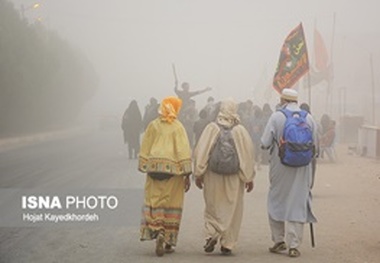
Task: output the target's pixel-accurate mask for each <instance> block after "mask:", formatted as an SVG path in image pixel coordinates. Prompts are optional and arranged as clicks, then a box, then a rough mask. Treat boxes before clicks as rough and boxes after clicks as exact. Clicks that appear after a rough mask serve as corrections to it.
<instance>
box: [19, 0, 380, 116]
mask: <svg viewBox="0 0 380 263" xmlns="http://www.w3.org/2000/svg"><path fill="white" fill-rule="evenodd" d="M13 2H14V3H15V5H16V7H19V6H20V3H24V5H25V6H28V5H31V4H33V3H35V1H31V0H13ZM41 3H42V5H41V8H40V9H39V10H29V11H28V12H27V16H28V17H29V19H30V21H31V22H32V21H33V19H35V18H36V17H37V16H41V17H42V19H43V23H44V24H45V25H46V26H48V27H49V28H50V29H52V30H55V31H57V32H58V33H59V34H60V35H61V36H62V37H63V38H65V39H67V40H68V41H70V42H71V43H72V44H73V45H74V46H76V47H78V48H79V49H81V50H82V51H84V52H85V53H86V55H87V56H88V58H89V59H90V60H91V61H92V62H93V64H94V66H95V68H96V70H97V72H98V73H99V76H100V80H101V83H100V84H101V86H100V90H99V92H98V96H97V98H96V100H97V101H98V102H102V101H103V102H107V104H104V105H105V107H103V109H104V110H107V107H108V106H106V105H110V103H111V105H114V106H115V105H121V104H123V103H124V104H125V103H126V101H129V100H130V99H132V98H136V99H138V100H139V102H140V103H139V104H140V107H142V106H143V105H145V104H146V103H147V102H148V99H149V98H150V97H152V96H155V97H157V98H158V99H161V98H162V97H163V96H166V95H172V94H173V84H174V78H173V73H172V68H171V64H172V63H175V65H176V69H177V73H178V76H179V80H180V81H187V82H189V83H190V85H191V87H192V89H200V88H204V87H207V86H211V87H212V88H213V90H212V92H210V93H208V94H207V95H204V96H202V97H199V98H198V99H197V101H198V103H199V105H200V106H201V104H203V102H204V101H206V99H207V97H208V95H212V96H214V97H216V98H217V99H221V98H224V97H227V96H233V97H235V98H236V99H238V100H246V99H248V98H250V99H253V100H256V101H257V102H258V103H259V104H262V103H263V102H264V97H263V94H264V92H263V91H261V90H263V89H264V88H265V86H266V85H268V84H269V83H271V81H272V77H273V74H274V71H275V67H276V64H277V61H278V57H279V52H280V48H281V46H282V44H283V41H284V39H285V38H286V36H287V34H288V33H289V32H290V31H291V30H292V29H293V28H295V27H296V26H297V25H298V24H299V23H300V22H302V23H303V27H304V30H305V34H306V40H307V45H308V50H309V54H310V55H309V56H310V57H311V59H312V57H313V55H312V51H313V49H312V45H313V29H314V27H315V25H316V26H317V28H318V29H319V31H320V32H321V34H322V36H323V37H324V39H325V42H326V45H327V47H328V48H329V49H330V47H331V46H332V35H333V21H334V13H335V14H336V24H335V38H334V43H333V47H334V49H333V60H334V67H335V72H336V73H335V80H334V85H335V87H336V90H337V89H338V88H339V87H342V86H346V87H348V88H350V87H355V86H369V85H370V84H371V82H370V74H369V72H370V67H369V53H370V52H371V53H373V59H374V66H375V73H376V72H379V67H378V66H380V63H379V59H380V50H379V49H380V26H379V25H380V15H379V12H378V10H380V4H379V2H378V0H365V1H363V0H361V1H357V0H355V1H353V0H341V1H339V0H318V1H314V0H310V1H304V0H298V1H297V0H287V1H283V0H277V1H274V0H266V1H255V0H250V1H249V0H245V1H244V0H228V1H226V0H202V1H201V0H136V1H129V0H107V1H97V0H41ZM359 69H360V70H361V71H362V72H361V73H358V71H359ZM376 82H377V83H379V78H378V77H376ZM254 89H256V91H255V93H254ZM259 90H260V91H259ZM325 90H326V87H325V86H321V87H317V88H316V89H315V93H323V92H325ZM336 92H337V94H338V91H336ZM273 94H274V96H275V95H276V94H275V93H273ZM367 95H368V94H367ZM368 96H370V95H368ZM322 98H324V97H323V96H321V97H320V98H319V97H318V96H317V95H315V100H321V99H322Z"/></svg>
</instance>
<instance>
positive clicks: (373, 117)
mask: <svg viewBox="0 0 380 263" xmlns="http://www.w3.org/2000/svg"><path fill="white" fill-rule="evenodd" d="M369 58H370V63H371V83H372V125H374V126H376V104H375V103H376V99H375V95H376V94H375V79H374V75H373V58H372V52H371V53H370V57H369Z"/></svg>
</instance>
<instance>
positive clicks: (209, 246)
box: [203, 237, 218, 253]
mask: <svg viewBox="0 0 380 263" xmlns="http://www.w3.org/2000/svg"><path fill="white" fill-rule="evenodd" d="M216 243H218V241H217V240H216V239H213V238H211V237H210V238H209V239H207V240H206V245H204V247H203V248H204V249H205V252H206V253H211V252H213V251H214V249H215V245H216Z"/></svg>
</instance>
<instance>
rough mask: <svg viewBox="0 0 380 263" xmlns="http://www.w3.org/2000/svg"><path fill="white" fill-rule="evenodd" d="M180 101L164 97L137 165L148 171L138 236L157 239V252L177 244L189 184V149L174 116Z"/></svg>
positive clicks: (149, 127)
mask: <svg viewBox="0 0 380 263" xmlns="http://www.w3.org/2000/svg"><path fill="white" fill-rule="evenodd" d="M181 105H182V101H181V100H180V99H178V98H176V97H168V98H165V99H164V100H163V101H162V103H161V105H160V108H159V117H158V118H156V119H155V120H153V121H152V122H151V123H150V124H149V125H148V127H147V129H146V131H145V133H144V137H143V140H142V144H141V151H140V155H139V166H138V169H139V170H140V171H141V172H143V173H147V177H146V182H145V197H144V206H143V216H142V221H141V240H142V241H143V240H153V239H156V254H157V256H163V255H164V253H171V252H173V251H174V248H173V247H175V246H176V244H177V237H178V232H179V228H180V223H181V217H182V207H183V201H184V193H185V192H187V191H188V190H189V188H190V180H189V175H190V174H191V172H192V163H191V149H190V145H189V140H188V138H187V134H186V131H185V128H184V127H183V125H182V124H181V123H180V122H179V121H178V120H177V116H178V113H179V111H180V109H181Z"/></svg>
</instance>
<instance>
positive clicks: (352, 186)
mask: <svg viewBox="0 0 380 263" xmlns="http://www.w3.org/2000/svg"><path fill="white" fill-rule="evenodd" d="M121 142H122V139H121V134H120V133H119V132H118V131H104V132H95V133H88V134H83V133H81V134H78V135H76V136H69V137H67V138H65V137H60V138H58V139H57V140H48V141H45V142H43V141H40V142H38V143H32V144H27V145H24V146H22V147H12V148H11V149H7V150H3V151H0V187H1V188H35V187H43V188H46V189H48V188H54V187H60V188H61V189H65V188H68V189H70V188H73V187H82V188H110V189H113V188H117V189H120V188H121V189H125V190H126V191H128V189H142V187H143V184H144V177H143V176H142V175H141V174H140V173H138V172H137V171H136V165H137V161H136V160H129V159H128V158H127V156H126V154H125V153H123V145H122V144H121ZM338 155H339V160H338V162H337V163H336V164H329V163H326V162H320V163H319V165H318V168H317V169H318V171H317V179H316V184H315V188H314V190H313V192H314V212H315V214H316V216H317V217H318V220H319V222H318V224H316V225H315V239H316V248H311V245H310V235H309V228H308V227H307V228H305V233H304V243H303V245H302V247H301V253H302V256H301V257H300V258H298V259H291V258H288V257H287V256H286V255H273V254H270V253H269V252H268V247H269V246H270V245H271V241H270V234H269V228H268V223H267V214H266V194H267V188H268V182H267V172H268V171H267V167H263V168H262V170H260V171H258V174H257V177H256V181H255V184H256V186H255V189H254V191H253V192H252V193H250V194H247V195H246V197H245V213H244V219H243V224H242V229H241V235H240V238H239V244H238V247H237V249H236V250H235V251H234V254H233V255H232V256H231V257H222V256H220V255H219V252H218V251H217V252H215V253H213V254H210V255H206V254H204V253H203V251H202V246H203V243H204V240H203V233H202V226H203V219H202V212H203V208H204V205H203V198H202V193H201V191H200V190H198V189H197V188H196V187H195V185H192V189H191V190H190V192H189V193H187V195H186V200H185V207H184V209H185V210H184V215H183V223H182V227H181V233H180V240H179V243H178V248H177V250H176V253H174V254H171V255H165V256H164V257H163V258H157V257H156V256H155V254H154V243H153V242H144V243H142V242H140V241H139V229H138V225H135V226H125V227H113V226H102V227H91V226H89V227H59V226H58V227H39V228H35V227H30V228H5V227H4V228H0V262H7V263H8V262H115V263H117V262H208V263H211V262H280V261H281V262H290V261H297V262H318V263H320V262H325V263H337V262H355V263H356V262H361V263H365V262H368V263H369V262H371V263H372V262H373V263H375V262H379V259H380V219H379V218H380V212H379V211H378V208H379V204H380V191H379V190H380V162H379V161H376V160H372V159H365V158H360V157H357V156H353V155H349V154H348V151H347V147H346V146H344V145H343V146H339V148H338Z"/></svg>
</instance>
